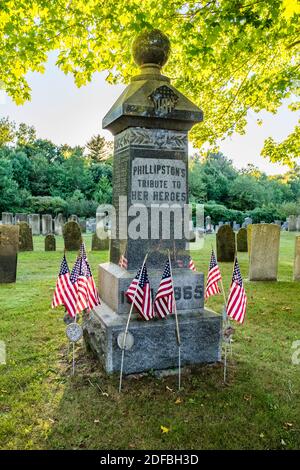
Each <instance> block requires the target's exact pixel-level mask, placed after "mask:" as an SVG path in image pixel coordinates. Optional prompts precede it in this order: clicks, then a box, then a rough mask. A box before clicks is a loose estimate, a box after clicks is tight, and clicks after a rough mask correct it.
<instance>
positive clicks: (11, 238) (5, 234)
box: [0, 225, 19, 284]
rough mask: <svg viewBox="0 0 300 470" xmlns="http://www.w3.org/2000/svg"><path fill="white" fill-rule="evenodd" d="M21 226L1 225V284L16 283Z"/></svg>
mask: <svg viewBox="0 0 300 470" xmlns="http://www.w3.org/2000/svg"><path fill="white" fill-rule="evenodd" d="M18 250H19V225H0V284H6V283H10V282H16V276H17V261H18Z"/></svg>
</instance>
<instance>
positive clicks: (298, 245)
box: [294, 236, 300, 281]
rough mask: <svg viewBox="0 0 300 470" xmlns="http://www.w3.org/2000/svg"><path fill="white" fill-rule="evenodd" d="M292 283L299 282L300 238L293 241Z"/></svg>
mask: <svg viewBox="0 0 300 470" xmlns="http://www.w3.org/2000/svg"><path fill="white" fill-rule="evenodd" d="M294 281H300V236H298V237H296V239H295V258H294Z"/></svg>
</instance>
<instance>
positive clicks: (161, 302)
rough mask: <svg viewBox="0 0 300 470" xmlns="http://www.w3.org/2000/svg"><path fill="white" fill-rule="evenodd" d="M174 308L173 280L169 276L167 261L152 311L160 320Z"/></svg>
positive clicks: (169, 269)
mask: <svg viewBox="0 0 300 470" xmlns="http://www.w3.org/2000/svg"><path fill="white" fill-rule="evenodd" d="M173 308H174V289H173V279H172V276H171V268H170V263H169V260H168V261H167V262H166V266H165V269H164V272H163V275H162V278H161V281H160V284H159V287H158V291H157V293H156V296H155V300H154V311H155V313H157V315H158V316H159V317H160V318H165V317H166V316H167V315H170V314H171V313H173Z"/></svg>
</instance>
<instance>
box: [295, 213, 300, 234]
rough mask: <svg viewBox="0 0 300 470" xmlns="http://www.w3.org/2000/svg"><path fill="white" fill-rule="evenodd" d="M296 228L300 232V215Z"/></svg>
mask: <svg viewBox="0 0 300 470" xmlns="http://www.w3.org/2000/svg"><path fill="white" fill-rule="evenodd" d="M296 230H297V232H300V215H298V216H297V218H296Z"/></svg>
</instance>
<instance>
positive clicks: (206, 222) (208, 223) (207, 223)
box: [205, 215, 212, 233]
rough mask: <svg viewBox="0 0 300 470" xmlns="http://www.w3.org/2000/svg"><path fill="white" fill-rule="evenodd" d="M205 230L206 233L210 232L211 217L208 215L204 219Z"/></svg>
mask: <svg viewBox="0 0 300 470" xmlns="http://www.w3.org/2000/svg"><path fill="white" fill-rule="evenodd" d="M205 229H206V232H207V233H211V232H212V225H211V217H210V216H209V215H208V216H206V217H205Z"/></svg>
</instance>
